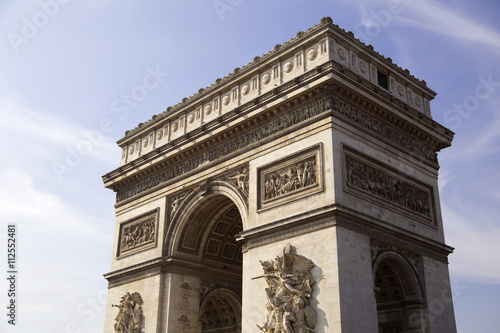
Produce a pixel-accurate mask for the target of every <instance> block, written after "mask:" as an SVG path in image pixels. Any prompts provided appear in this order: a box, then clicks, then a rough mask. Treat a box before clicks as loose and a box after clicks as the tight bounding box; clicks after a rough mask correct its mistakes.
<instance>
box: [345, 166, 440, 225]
mask: <svg viewBox="0 0 500 333" xmlns="http://www.w3.org/2000/svg"><path fill="white" fill-rule="evenodd" d="M346 175H347V178H346V182H347V185H348V186H351V187H356V188H359V189H361V190H364V191H367V192H369V193H371V194H372V195H376V196H378V197H382V198H384V199H386V200H390V201H392V202H394V203H396V204H398V205H400V206H403V207H405V208H408V209H410V210H412V211H414V212H417V213H419V214H422V215H426V216H429V217H430V216H431V208H430V207H431V204H430V198H431V197H430V193H429V191H425V190H421V189H419V188H416V187H414V186H412V185H410V184H408V183H406V182H404V181H401V180H399V179H396V178H394V177H391V176H389V175H388V174H386V173H384V172H382V171H379V170H377V169H375V168H373V167H371V166H369V165H366V164H364V163H362V162H359V161H356V160H354V159H353V158H351V157H349V156H347V157H346Z"/></svg>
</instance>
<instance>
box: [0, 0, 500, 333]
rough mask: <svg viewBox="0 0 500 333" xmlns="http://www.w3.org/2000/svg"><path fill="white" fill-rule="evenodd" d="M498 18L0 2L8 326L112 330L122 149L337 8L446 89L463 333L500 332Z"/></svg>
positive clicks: (494, 7)
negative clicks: (13, 278) (10, 244)
mask: <svg viewBox="0 0 500 333" xmlns="http://www.w3.org/2000/svg"><path fill="white" fill-rule="evenodd" d="M499 15H500V3H498V2H496V1H493V0H491V1H484V0H480V1H474V2H472V1H467V0H450V1H446V2H444V1H433V0H413V1H409V0H390V1H389V0H380V1H379V0H359V1H333V0H283V1H281V0H279V1H278V0H276V1H269V0H268V1H263V0H252V1H250V0H204V1H195V0H192V1H175V2H174V1H159V0H156V1H155V0H151V1H139V0H121V1H118V0H89V1H70V0H40V1H32V0H25V1H2V2H0V156H1V159H0V252H1V253H4V254H1V255H0V258H2V259H1V260H0V261H1V262H0V272H2V273H0V309H3V310H0V318H1V319H0V332H40V333H45V332H47V333H48V332H50V333H63V332H64V333H68V332H79V333H86V332H102V330H103V327H104V307H105V304H106V297H107V296H106V293H107V282H106V280H105V279H104V278H103V276H102V275H103V274H104V273H107V272H109V269H110V263H111V251H112V242H113V233H114V225H115V217H114V208H113V205H114V200H115V197H114V193H113V192H112V191H111V190H107V189H105V188H104V187H103V184H102V180H101V176H102V175H104V174H105V173H107V172H109V171H111V170H114V169H115V168H117V167H118V165H119V160H120V155H121V151H120V149H119V148H118V146H117V145H116V143H115V142H116V141H117V140H118V139H120V138H121V137H122V136H123V134H124V132H125V131H126V130H130V129H132V128H135V127H136V126H137V125H138V124H139V123H140V122H145V121H147V120H149V119H150V118H151V117H152V116H153V115H155V114H159V113H161V112H163V111H164V110H165V109H166V108H167V107H168V106H171V105H175V104H177V103H179V102H180V101H181V100H182V98H183V97H189V96H191V95H193V94H194V93H196V92H197V91H198V89H199V88H204V87H207V86H209V85H210V84H211V83H213V82H214V81H215V80H216V79H217V78H219V77H220V78H222V77H224V76H226V75H227V74H229V73H231V72H232V71H233V70H234V68H236V67H242V66H243V65H245V64H247V63H248V62H250V61H252V59H253V58H254V57H255V56H257V55H262V54H265V53H267V52H268V51H269V50H271V49H273V47H274V45H276V44H282V43H284V42H285V41H288V40H289V39H290V38H292V37H294V36H295V35H296V33H297V32H298V31H305V30H306V29H307V28H309V27H311V26H313V25H315V24H317V23H319V21H320V19H321V18H322V17H324V16H330V17H331V18H332V19H333V21H334V23H336V24H338V25H339V26H340V27H342V28H344V29H345V30H347V31H349V30H350V31H353V32H354V34H355V36H356V37H357V38H359V39H360V40H361V41H363V42H365V43H366V44H371V45H373V46H374V48H375V50H376V51H378V52H379V53H381V54H383V55H385V56H386V57H390V58H391V59H392V60H393V62H395V63H396V64H398V66H401V67H403V68H407V69H409V70H410V72H411V73H412V74H413V75H414V76H416V77H418V78H420V79H423V80H425V81H426V82H427V85H428V87H430V88H431V89H433V90H434V91H436V92H437V93H438V95H437V97H436V98H435V99H434V100H433V101H432V102H431V110H432V114H433V118H434V120H436V121H437V122H439V123H441V124H442V125H444V126H446V127H448V128H449V129H451V130H452V131H453V132H455V133H456V134H455V138H454V141H453V145H452V147H450V148H447V149H444V150H443V151H441V152H439V154H438V157H439V162H440V170H439V190H440V199H441V207H442V212H443V219H444V225H445V236H446V243H447V244H449V245H451V246H453V247H455V251H454V253H453V254H451V255H450V256H449V261H450V265H449V268H450V276H451V287H452V290H453V297H454V306H455V315H456V322H457V328H458V331H459V332H496V331H498V328H497V326H498V324H497V317H498V309H500V259H499V256H498V253H500V242H499V241H498V239H500V220H499V216H500V204H499V202H500V186H499V185H500V173H499V165H500V155H499V151H500V112H499V110H498V108H499V105H500V66H499V58H500V21H499V20H498V17H499ZM137 87H144V88H147V89H142V91H145V92H146V93H145V94H143V95H141V96H137V95H136V96H135V98H134V99H132V100H131V98H130V95H131V92H132V91H134V89H136V88H137ZM136 90H137V89H136ZM10 224H15V225H16V236H17V243H16V245H17V250H18V257H17V262H16V264H17V265H18V266H17V269H18V274H17V287H16V288H17V290H16V291H17V293H18V294H17V306H18V308H17V318H16V325H15V326H12V325H9V324H7V319H8V317H7V309H6V306H7V302H8V297H7V291H8V289H9V284H8V281H7V279H6V278H4V277H3V276H4V275H5V276H6V277H7V276H8V274H7V270H8V268H7V262H6V261H7V259H6V257H7V238H8V237H9V236H8V233H7V231H8V229H7V228H8V225H10ZM4 305H5V306H4Z"/></svg>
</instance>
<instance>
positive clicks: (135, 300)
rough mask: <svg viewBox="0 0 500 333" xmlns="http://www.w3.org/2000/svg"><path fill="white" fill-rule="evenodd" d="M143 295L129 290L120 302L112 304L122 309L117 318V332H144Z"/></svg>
mask: <svg viewBox="0 0 500 333" xmlns="http://www.w3.org/2000/svg"><path fill="white" fill-rule="evenodd" d="M142 304H143V301H142V297H141V295H140V294H139V293H138V292H135V293H132V294H131V293H129V292H127V293H126V294H125V295H124V296H123V297H122V299H121V300H120V304H118V305H116V304H113V305H112V306H114V307H117V308H118V309H120V312H118V315H117V316H116V319H115V333H142V332H143V330H142V326H143V321H144V315H143V312H142Z"/></svg>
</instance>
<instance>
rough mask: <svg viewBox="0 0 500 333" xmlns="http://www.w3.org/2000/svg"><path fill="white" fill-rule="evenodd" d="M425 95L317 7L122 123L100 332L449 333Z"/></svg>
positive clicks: (108, 179) (441, 130) (447, 136)
mask: <svg viewBox="0 0 500 333" xmlns="http://www.w3.org/2000/svg"><path fill="white" fill-rule="evenodd" d="M434 96H435V92H433V91H432V90H431V89H429V88H428V87H427V86H426V83H425V82H424V81H421V80H419V79H417V78H415V77H413V76H412V75H410V73H409V71H407V70H403V69H401V68H399V67H397V66H396V65H394V64H393V63H392V61H391V60H390V58H385V57H383V56H381V55H379V54H378V53H377V52H375V51H374V50H373V47H371V46H367V45H364V44H363V43H361V42H359V41H358V40H357V39H355V38H354V36H353V35H352V33H350V32H345V31H344V30H342V29H340V28H339V27H338V26H336V25H334V24H333V23H332V21H331V19H330V18H323V19H322V20H321V22H320V23H319V24H318V25H316V26H314V27H312V28H310V29H308V30H306V31H305V32H299V33H298V34H297V36H296V37H295V38H292V39H291V40H290V41H288V42H286V43H284V44H282V45H276V46H275V47H274V49H273V50H272V51H270V52H268V53H267V54H265V55H263V56H261V57H255V58H254V59H253V61H252V62H251V63H249V64H247V65H245V66H243V67H242V68H237V69H235V70H234V72H233V73H231V74H229V75H228V76H227V77H225V78H223V79H217V80H216V81H215V83H214V84H212V85H210V86H209V87H207V88H205V89H200V90H199V91H198V93H196V94H194V95H193V96H191V97H189V98H185V99H183V100H182V102H181V103H179V104H177V105H175V106H174V107H169V108H168V109H167V110H166V111H165V112H163V113H161V114H159V115H157V116H154V117H153V118H152V119H151V120H149V121H147V122H145V123H143V124H142V123H141V124H140V125H139V126H138V127H137V128H135V129H133V130H131V131H127V133H126V134H125V136H124V137H123V138H122V139H120V140H119V141H118V145H119V146H120V147H121V148H122V149H123V155H122V159H121V162H120V166H119V167H118V168H117V169H116V170H113V171H111V172H109V173H108V174H106V175H104V176H103V180H104V183H105V186H106V188H109V189H112V190H113V191H115V192H116V198H117V202H116V205H115V208H116V232H115V236H114V246H113V257H112V262H111V270H110V273H107V274H105V278H106V279H107V280H108V282H109V293H108V306H107V308H106V319H105V328H104V332H105V333H112V332H133V333H137V332H148V333H149V332H162V333H164V332H193V333H194V332H197V333H200V332H261V331H263V332H275V333H278V332H304V333H305V332H353V333H354V332H355V333H359V332H455V331H456V328H455V318H454V312H453V304H452V300H451V291H450V283H449V273H448V264H447V256H448V255H449V254H450V253H451V252H452V248H451V247H449V246H447V245H446V244H445V243H444V234H443V223H442V219H441V210H440V204H439V193H438V184H437V177H438V169H439V166H438V161H437V155H436V152H437V151H439V150H440V149H442V148H445V147H448V146H450V145H451V141H452V138H453V133H452V132H450V131H449V130H448V129H446V128H445V127H443V126H441V125H440V124H438V123H436V121H434V120H433V119H432V116H431V110H430V104H429V102H430V101H431V100H432V99H433V98H434ZM112 305H115V306H116V307H115V306H112Z"/></svg>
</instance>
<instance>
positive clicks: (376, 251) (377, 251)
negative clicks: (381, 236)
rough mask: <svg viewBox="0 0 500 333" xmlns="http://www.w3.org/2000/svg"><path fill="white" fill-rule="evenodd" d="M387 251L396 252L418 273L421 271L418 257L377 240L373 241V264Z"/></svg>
mask: <svg viewBox="0 0 500 333" xmlns="http://www.w3.org/2000/svg"><path fill="white" fill-rule="evenodd" d="M386 251H394V252H397V253H399V254H401V255H402V256H403V257H404V258H406V260H408V262H409V263H410V264H411V265H412V266H413V268H414V269H415V270H416V271H418V269H419V261H418V256H417V255H416V254H415V253H413V252H409V251H406V250H403V249H401V248H399V247H397V246H395V245H389V244H387V243H383V242H379V241H377V240H374V239H372V240H371V253H372V263H374V262H375V261H376V260H377V258H378V256H379V255H381V254H382V253H384V252H386Z"/></svg>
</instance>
